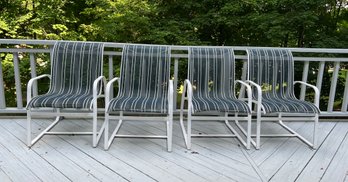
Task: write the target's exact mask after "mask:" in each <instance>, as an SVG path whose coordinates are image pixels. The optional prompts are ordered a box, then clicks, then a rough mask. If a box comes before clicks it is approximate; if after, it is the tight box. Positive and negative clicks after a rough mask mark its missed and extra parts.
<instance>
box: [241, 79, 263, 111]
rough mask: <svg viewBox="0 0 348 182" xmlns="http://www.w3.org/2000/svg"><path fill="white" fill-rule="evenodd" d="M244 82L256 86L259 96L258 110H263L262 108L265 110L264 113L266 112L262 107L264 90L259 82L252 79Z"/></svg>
mask: <svg viewBox="0 0 348 182" xmlns="http://www.w3.org/2000/svg"><path fill="white" fill-rule="evenodd" d="M244 82H246V83H248V84H250V85H251V86H252V87H255V88H256V91H257V95H256V96H257V98H256V99H257V100H256V104H257V110H258V112H261V110H263V111H264V113H265V110H264V109H261V108H262V107H263V106H262V90H261V86H260V85H259V84H257V83H255V82H253V81H251V80H246V81H244Z"/></svg>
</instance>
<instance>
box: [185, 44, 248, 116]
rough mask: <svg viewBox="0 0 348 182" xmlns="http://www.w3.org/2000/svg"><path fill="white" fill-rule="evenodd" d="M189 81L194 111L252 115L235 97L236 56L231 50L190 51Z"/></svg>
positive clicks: (194, 48) (245, 105) (201, 49)
mask: <svg viewBox="0 0 348 182" xmlns="http://www.w3.org/2000/svg"><path fill="white" fill-rule="evenodd" d="M189 80H190V81H191V84H192V87H193V97H192V104H193V110H194V112H202V111H220V112H240V113H250V109H249V107H248V105H247V103H245V102H243V101H240V100H238V99H237V98H236V96H235V94H234V54H233V50H232V49H230V48H200V47H190V49H189Z"/></svg>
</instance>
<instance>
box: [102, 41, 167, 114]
mask: <svg viewBox="0 0 348 182" xmlns="http://www.w3.org/2000/svg"><path fill="white" fill-rule="evenodd" d="M169 77H170V50H169V47H167V46H151V45H125V46H124V48H123V51H122V61H121V76H120V89H119V93H118V96H117V97H116V98H114V99H112V100H111V101H110V103H109V107H108V111H109V112H111V111H133V112H157V113H167V111H168V83H169Z"/></svg>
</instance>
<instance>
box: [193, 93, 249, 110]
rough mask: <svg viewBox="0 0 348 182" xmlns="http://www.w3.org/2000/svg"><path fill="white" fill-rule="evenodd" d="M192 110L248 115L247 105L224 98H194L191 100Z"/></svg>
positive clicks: (230, 98)
mask: <svg viewBox="0 0 348 182" xmlns="http://www.w3.org/2000/svg"><path fill="white" fill-rule="evenodd" d="M192 105H193V110H194V111H195V112H202V111H219V112H239V113H248V112H249V108H248V105H247V104H246V103H245V102H244V101H240V100H237V99H236V98H233V97H226V96H221V95H219V96H217V95H216V96H214V95H210V96H203V97H202V96H194V97H193V98H192Z"/></svg>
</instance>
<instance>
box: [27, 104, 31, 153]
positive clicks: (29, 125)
mask: <svg viewBox="0 0 348 182" xmlns="http://www.w3.org/2000/svg"><path fill="white" fill-rule="evenodd" d="M27 145H28V147H29V148H30V147H31V111H30V110H28V111H27Z"/></svg>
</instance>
